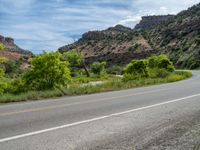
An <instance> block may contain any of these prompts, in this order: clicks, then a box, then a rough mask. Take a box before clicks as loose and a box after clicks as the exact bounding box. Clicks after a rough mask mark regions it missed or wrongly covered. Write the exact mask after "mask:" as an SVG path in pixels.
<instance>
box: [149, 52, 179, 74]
mask: <svg viewBox="0 0 200 150" xmlns="http://www.w3.org/2000/svg"><path fill="white" fill-rule="evenodd" d="M148 62H149V63H148V66H149V68H158V69H166V70H167V71H170V72H173V71H174V70H175V67H174V65H173V63H172V62H171V61H170V60H169V58H168V57H167V56H166V55H159V56H152V57H149V58H148Z"/></svg>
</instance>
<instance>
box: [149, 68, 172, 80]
mask: <svg viewBox="0 0 200 150" xmlns="http://www.w3.org/2000/svg"><path fill="white" fill-rule="evenodd" d="M149 72H150V77H151V78H166V77H167V76H169V75H170V72H169V71H167V70H166V69H150V71H149Z"/></svg>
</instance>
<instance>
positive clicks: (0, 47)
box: [0, 43, 5, 51]
mask: <svg viewBox="0 0 200 150" xmlns="http://www.w3.org/2000/svg"><path fill="white" fill-rule="evenodd" d="M4 49H5V47H4V45H3V44H2V43H0V51H1V50H4Z"/></svg>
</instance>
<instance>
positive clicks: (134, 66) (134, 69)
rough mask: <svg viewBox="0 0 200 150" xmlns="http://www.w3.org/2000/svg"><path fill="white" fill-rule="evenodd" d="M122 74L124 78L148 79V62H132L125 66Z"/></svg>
mask: <svg viewBox="0 0 200 150" xmlns="http://www.w3.org/2000/svg"><path fill="white" fill-rule="evenodd" d="M124 72H125V75H124V78H129V79H136V78H140V77H148V76H149V71H148V62H147V61H146V60H132V61H131V63H130V64H128V65H127V66H126V68H125V70H124ZM130 76H132V77H130ZM125 80H126V79H125Z"/></svg>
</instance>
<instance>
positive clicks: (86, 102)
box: [0, 88, 170, 117]
mask: <svg viewBox="0 0 200 150" xmlns="http://www.w3.org/2000/svg"><path fill="white" fill-rule="evenodd" d="M169 89H170V88H167V89H159V90H153V91H148V92H140V93H135V94H128V95H123V96H115V97H110V98H102V99H97V100H87V101H83V102H75V103H71V104H68V103H67V104H66V103H65V104H60V105H54V106H47V107H41V108H32V109H24V110H20V111H13V112H6V113H0V117H2V116H10V115H16V114H21V113H28V112H37V111H44V110H50V109H57V108H64V107H68V106H74V105H80V104H88V103H95V102H102V101H107V100H113V99H119V98H125V97H131V96H137V95H145V94H151V93H157V92H160V91H166V90H169Z"/></svg>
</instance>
